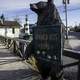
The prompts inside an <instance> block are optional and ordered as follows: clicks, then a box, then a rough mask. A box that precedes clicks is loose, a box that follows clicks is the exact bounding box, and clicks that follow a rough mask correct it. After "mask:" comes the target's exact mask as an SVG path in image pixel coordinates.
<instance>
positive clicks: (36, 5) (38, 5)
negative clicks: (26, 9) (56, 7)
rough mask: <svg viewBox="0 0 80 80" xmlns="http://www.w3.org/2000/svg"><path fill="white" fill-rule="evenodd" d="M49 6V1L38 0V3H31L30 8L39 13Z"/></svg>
mask: <svg viewBox="0 0 80 80" xmlns="http://www.w3.org/2000/svg"><path fill="white" fill-rule="evenodd" d="M46 6H47V2H43V1H41V2H38V3H33V4H30V9H31V10H32V11H34V12H36V13H37V14H39V13H41V12H42V11H43V10H44V8H45V7H46Z"/></svg>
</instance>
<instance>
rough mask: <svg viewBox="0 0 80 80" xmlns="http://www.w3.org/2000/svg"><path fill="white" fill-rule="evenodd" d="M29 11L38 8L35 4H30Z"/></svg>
mask: <svg viewBox="0 0 80 80" xmlns="http://www.w3.org/2000/svg"><path fill="white" fill-rule="evenodd" d="M30 8H31V9H38V7H37V6H36V5H35V4H30Z"/></svg>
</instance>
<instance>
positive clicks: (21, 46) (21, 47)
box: [0, 36, 80, 80]
mask: <svg viewBox="0 0 80 80" xmlns="http://www.w3.org/2000/svg"><path fill="white" fill-rule="evenodd" d="M0 40H1V41H2V42H3V43H4V44H5V45H6V46H7V48H8V49H12V50H13V53H15V54H17V55H19V56H20V57H21V58H22V59H26V58H27V52H26V50H27V46H28V45H29V44H30V43H31V41H29V40H23V39H17V38H9V37H6V38H5V37H2V36H0ZM63 55H64V56H67V57H71V58H74V59H77V60H78V61H77V62H73V63H70V64H66V65H63V66H62V67H63V68H68V67H72V66H75V65H78V75H77V80H80V52H79V51H74V50H69V49H64V54H63Z"/></svg>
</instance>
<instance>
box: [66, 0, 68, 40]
mask: <svg viewBox="0 0 80 80" xmlns="http://www.w3.org/2000/svg"><path fill="white" fill-rule="evenodd" d="M65 18H66V39H68V21H67V0H65Z"/></svg>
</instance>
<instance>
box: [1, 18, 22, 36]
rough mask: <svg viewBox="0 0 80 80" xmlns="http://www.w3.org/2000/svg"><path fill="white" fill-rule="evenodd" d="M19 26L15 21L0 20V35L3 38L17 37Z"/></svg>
mask: <svg viewBox="0 0 80 80" xmlns="http://www.w3.org/2000/svg"><path fill="white" fill-rule="evenodd" d="M20 27H21V25H20V24H19V23H18V22H17V21H7V20H3V19H1V20H0V35H1V36H5V37H19V30H20Z"/></svg>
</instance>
